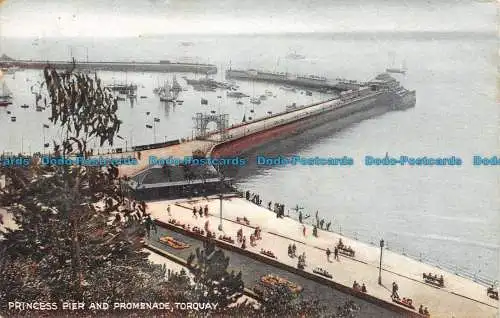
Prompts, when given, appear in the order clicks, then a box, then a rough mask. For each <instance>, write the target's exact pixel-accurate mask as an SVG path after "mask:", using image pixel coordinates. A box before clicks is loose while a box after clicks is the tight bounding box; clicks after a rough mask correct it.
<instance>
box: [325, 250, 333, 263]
mask: <svg viewBox="0 0 500 318" xmlns="http://www.w3.org/2000/svg"><path fill="white" fill-rule="evenodd" d="M330 254H332V251H330V249H329V248H327V249H326V260H327V261H328V263H330Z"/></svg>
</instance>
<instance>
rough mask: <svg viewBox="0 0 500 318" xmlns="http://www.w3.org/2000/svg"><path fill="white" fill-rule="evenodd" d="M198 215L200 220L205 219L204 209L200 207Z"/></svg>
mask: <svg viewBox="0 0 500 318" xmlns="http://www.w3.org/2000/svg"><path fill="white" fill-rule="evenodd" d="M198 214H199V215H200V218H202V217H203V209H202V207H201V206H200V208H199V209H198Z"/></svg>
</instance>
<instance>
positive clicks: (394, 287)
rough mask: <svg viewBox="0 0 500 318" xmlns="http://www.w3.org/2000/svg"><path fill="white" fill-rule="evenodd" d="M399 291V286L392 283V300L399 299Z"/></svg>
mask: <svg viewBox="0 0 500 318" xmlns="http://www.w3.org/2000/svg"><path fill="white" fill-rule="evenodd" d="M398 289H399V287H398V284H396V282H392V295H391V298H396V299H399V295H398Z"/></svg>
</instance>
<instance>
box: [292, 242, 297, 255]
mask: <svg viewBox="0 0 500 318" xmlns="http://www.w3.org/2000/svg"><path fill="white" fill-rule="evenodd" d="M296 252H297V246H295V243H293V244H292V255H293V257H295V255H296Z"/></svg>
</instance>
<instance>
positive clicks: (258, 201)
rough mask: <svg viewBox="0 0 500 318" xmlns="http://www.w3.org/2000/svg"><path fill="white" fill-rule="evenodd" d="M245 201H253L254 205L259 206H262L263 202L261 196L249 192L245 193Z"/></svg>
mask: <svg viewBox="0 0 500 318" xmlns="http://www.w3.org/2000/svg"><path fill="white" fill-rule="evenodd" d="M245 199H247V200H248V201H252V202H253V203H255V204H257V205H261V204H262V200H261V199H260V196H259V195H258V194H257V193H251V192H250V191H248V190H247V191H246V192H245Z"/></svg>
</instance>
